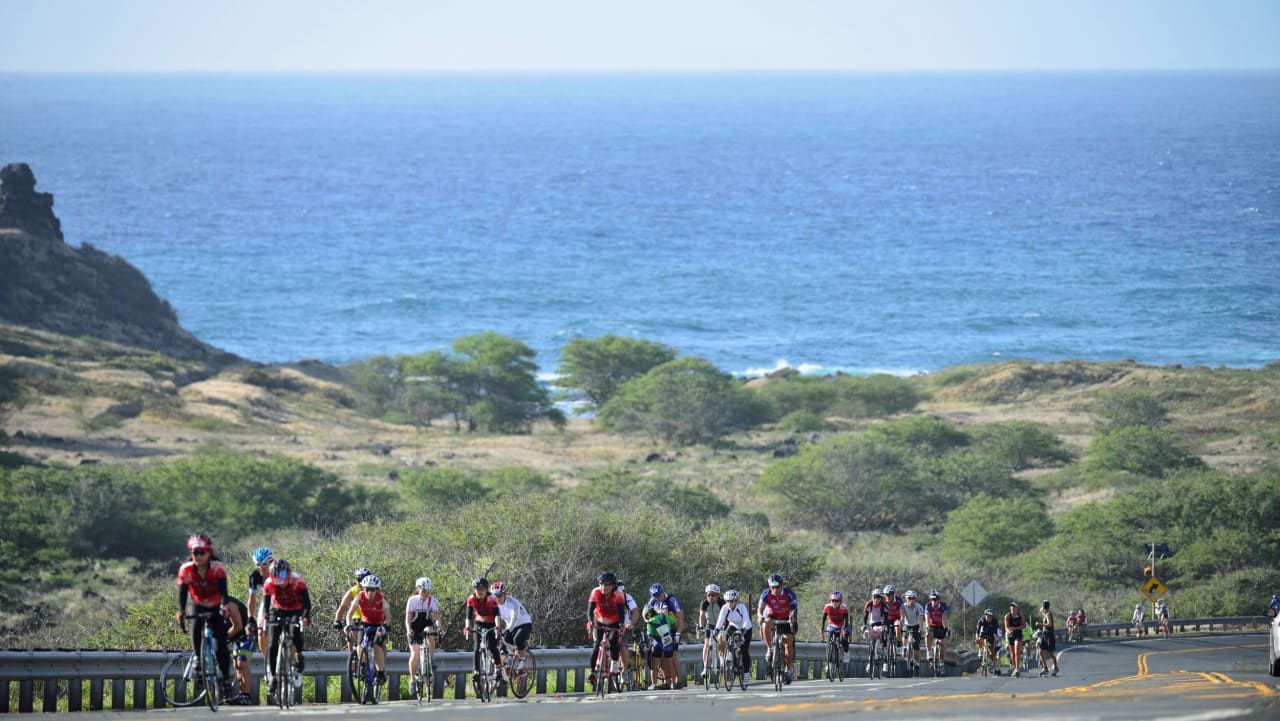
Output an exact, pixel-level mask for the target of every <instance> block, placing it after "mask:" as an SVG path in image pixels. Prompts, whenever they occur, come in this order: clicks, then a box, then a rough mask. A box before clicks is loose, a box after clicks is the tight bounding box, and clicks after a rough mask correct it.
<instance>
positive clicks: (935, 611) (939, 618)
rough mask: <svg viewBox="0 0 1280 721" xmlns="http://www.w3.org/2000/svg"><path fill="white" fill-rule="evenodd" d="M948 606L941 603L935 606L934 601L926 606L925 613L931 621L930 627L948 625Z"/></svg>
mask: <svg viewBox="0 0 1280 721" xmlns="http://www.w3.org/2000/svg"><path fill="white" fill-rule="evenodd" d="M947 610H948V609H947V604H945V603H941V602H939V603H938V604H936V605H935V604H934V603H933V602H932V601H930V602H929V603H927V604H925V607H924V612H925V615H926V616H927V617H928V619H929V625H930V626H933V627H935V628H936V627H938V626H945V625H947V620H946V615H947Z"/></svg>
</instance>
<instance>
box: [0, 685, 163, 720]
mask: <svg viewBox="0 0 1280 721" xmlns="http://www.w3.org/2000/svg"><path fill="white" fill-rule="evenodd" d="M156 683H157V684H159V683H160V681H159V680H157V681H156ZM5 685H6V686H8V684H5ZM156 688H159V686H158V685H157V686H156ZM156 698H163V696H160V695H159V694H156ZM7 707H8V704H6V703H0V713H4V711H5V709H6V708H7ZM83 707H84V682H82V681H81V680H80V679H78V678H74V679H71V680H70V681H68V682H67V710H68V711H82V710H83Z"/></svg>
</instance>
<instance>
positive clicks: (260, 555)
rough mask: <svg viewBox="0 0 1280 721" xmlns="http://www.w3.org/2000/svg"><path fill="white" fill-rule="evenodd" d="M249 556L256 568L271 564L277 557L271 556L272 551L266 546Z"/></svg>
mask: <svg viewBox="0 0 1280 721" xmlns="http://www.w3.org/2000/svg"><path fill="white" fill-rule="evenodd" d="M249 556H250V558H252V559H253V565H255V566H261V565H262V564H264V563H270V562H271V561H272V560H273V559H274V558H275V556H272V555H271V549H270V548H267V547H266V546H263V547H261V548H258V549H256V550H255V551H254V552H253V553H251V554H249Z"/></svg>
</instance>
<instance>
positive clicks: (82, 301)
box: [0, 163, 239, 365]
mask: <svg viewBox="0 0 1280 721" xmlns="http://www.w3.org/2000/svg"><path fill="white" fill-rule="evenodd" d="M35 186H36V179H35V176H34V175H33V174H32V172H31V168H29V167H28V166H27V165H26V164H25V163H13V164H11V165H8V166H5V167H4V168H3V169H0V320H3V321H7V322H9V323H14V324H18V325H25V326H30V327H32V328H39V329H43V330H49V331H53V332H55V333H61V334H64V335H70V336H91V337H94V338H101V339H103V340H109V341H112V342H115V343H121V344H124V345H130V346H136V347H140V348H146V349H149V350H154V351H158V352H161V353H164V354H166V355H170V356H173V357H175V358H180V359H183V360H194V361H201V362H206V363H211V364H214V365H224V364H227V363H231V362H234V361H236V360H239V359H238V358H236V356H234V355H232V354H230V353H227V352H226V351H222V350H219V349H217V348H214V347H213V346H210V345H208V344H206V343H203V342H201V341H200V340H199V339H198V338H196V337H195V336H193V335H191V334H190V333H188V332H187V331H186V330H185V329H183V328H182V326H181V325H179V324H178V316H177V314H176V313H175V312H174V311H173V308H172V307H170V306H169V304H168V303H167V302H165V301H164V300H162V299H161V298H160V297H159V296H157V295H156V294H155V291H153V290H152V289H151V283H150V282H148V281H147V279H146V277H145V276H143V275H142V273H141V272H140V271H139V270H138V269H137V268H135V267H133V266H132V265H130V264H129V263H128V261H126V260H124V259H123V258H121V257H119V256H116V255H111V254H109V253H104V252H102V251H100V250H98V249H97V248H94V247H93V246H92V245H89V244H87V243H86V244H84V245H83V246H82V247H80V248H78V249H77V248H72V247H70V246H68V245H67V244H66V243H65V242H64V241H63V238H62V227H61V223H59V222H58V218H57V217H56V216H55V215H54V214H53V196H52V195H51V194H49V193H37V192H36V190H35Z"/></svg>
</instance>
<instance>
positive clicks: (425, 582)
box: [413, 576, 436, 593]
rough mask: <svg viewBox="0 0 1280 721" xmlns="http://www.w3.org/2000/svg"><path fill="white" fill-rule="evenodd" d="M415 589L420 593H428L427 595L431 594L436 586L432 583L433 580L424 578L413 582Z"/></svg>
mask: <svg viewBox="0 0 1280 721" xmlns="http://www.w3.org/2000/svg"><path fill="white" fill-rule="evenodd" d="M413 587H414V588H416V589H418V590H420V591H426V592H427V593H431V592H432V591H434V590H435V588H436V585H435V584H434V583H432V582H431V579H429V578H427V577H426V576H423V577H422V578H419V579H418V580H416V581H414V582H413Z"/></svg>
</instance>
